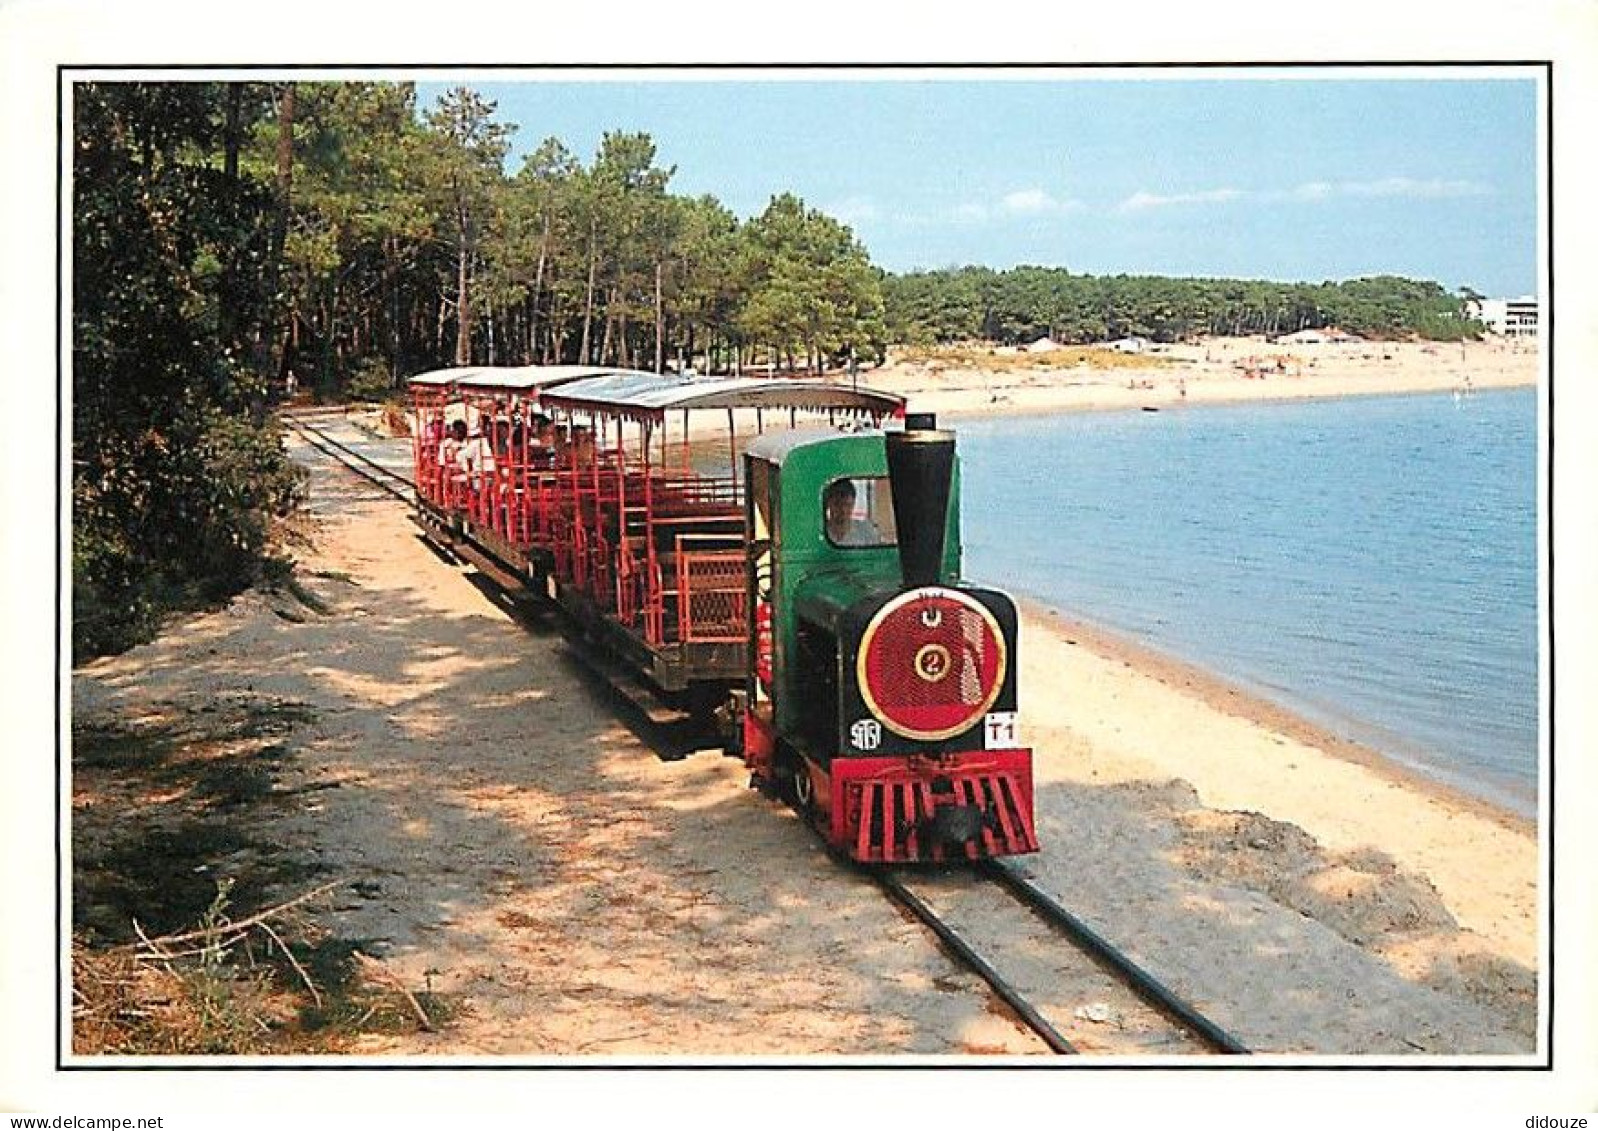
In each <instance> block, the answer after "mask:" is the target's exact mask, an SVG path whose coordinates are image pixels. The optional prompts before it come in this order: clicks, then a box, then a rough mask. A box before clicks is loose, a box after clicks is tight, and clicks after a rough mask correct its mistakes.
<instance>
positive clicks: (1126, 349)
mask: <svg viewBox="0 0 1598 1131" xmlns="http://www.w3.org/2000/svg"><path fill="white" fill-rule="evenodd" d="M1108 344H1109V348H1110V349H1112V350H1115V351H1116V352H1117V353H1144V352H1146V351H1147V350H1148V348H1149V340H1148V339H1147V338H1139V337H1131V338H1117V339H1115V341H1113V342H1110V343H1108Z"/></svg>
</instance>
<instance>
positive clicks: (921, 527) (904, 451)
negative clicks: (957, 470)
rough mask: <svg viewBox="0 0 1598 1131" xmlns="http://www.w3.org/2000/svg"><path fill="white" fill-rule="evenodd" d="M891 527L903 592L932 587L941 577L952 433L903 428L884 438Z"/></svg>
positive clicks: (950, 475) (950, 474)
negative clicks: (895, 537) (895, 530)
mask: <svg viewBox="0 0 1598 1131" xmlns="http://www.w3.org/2000/svg"><path fill="white" fill-rule="evenodd" d="M884 440H885V441H886V442H887V445H888V479H889V481H890V482H891V483H892V485H893V522H894V525H895V526H896V527H897V528H898V531H899V570H900V572H901V573H902V574H903V575H904V583H905V585H907V586H911V587H916V586H922V585H936V584H937V583H938V576H939V574H941V573H942V572H943V570H942V566H943V536H944V526H945V524H946V522H947V520H948V516H949V481H950V479H951V478H952V477H953V475H954V433H953V432H940V431H938V430H936V429H931V428H929V429H912V428H907V429H905V431H903V432H889V433H887V434H886V435H885V436H884Z"/></svg>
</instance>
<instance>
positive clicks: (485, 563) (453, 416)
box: [410, 366, 903, 693]
mask: <svg viewBox="0 0 1598 1131" xmlns="http://www.w3.org/2000/svg"><path fill="white" fill-rule="evenodd" d="M410 387H411V392H412V405H413V415H414V420H413V428H412V430H413V433H414V437H415V438H414V441H413V443H414V452H415V457H416V483H417V496H418V509H417V516H418V521H419V522H420V523H421V524H422V526H423V527H424V528H425V529H426V530H428V532H429V533H430V534H431V535H433V536H434V537H436V538H438V539H440V540H442V541H445V542H447V543H448V544H450V545H451V546H452V547H453V548H454V549H456V550H457V551H458V552H460V553H462V554H463V555H464V556H466V557H468V558H469V559H470V560H472V561H473V562H474V564H476V565H478V566H479V567H480V568H483V569H485V571H487V572H489V573H490V574H491V575H493V576H495V577H496V578H497V579H498V580H500V581H501V582H502V583H503V582H511V583H514V584H517V585H523V586H527V587H530V588H532V589H534V590H535V591H537V592H541V593H546V594H547V595H548V596H549V597H550V598H552V599H553V600H555V601H556V602H558V603H559V604H561V605H562V606H564V607H565V608H566V609H567V610H568V611H569V612H571V613H572V614H573V615H574V616H575V617H576V618H577V621H578V623H580V624H581V625H583V626H584V628H585V629H586V630H587V631H588V632H590V634H592V635H594V636H596V637H598V638H600V640H601V641H602V643H603V644H604V645H605V646H606V647H607V648H608V649H610V650H612V651H614V652H616V653H618V654H620V655H621V656H623V657H624V658H625V660H626V661H627V663H628V664H629V665H631V666H633V667H634V668H636V669H637V670H638V671H639V672H640V673H641V674H642V675H644V676H646V677H647V678H648V679H649V680H650V681H651V682H652V683H653V684H654V685H655V686H656V687H657V688H658V689H660V690H661V691H663V692H666V693H678V692H686V691H688V690H690V689H691V688H692V687H693V685H695V684H699V683H705V684H712V685H715V684H726V683H729V682H732V681H736V680H741V679H742V677H743V674H744V670H745V663H746V657H745V654H744V652H745V649H744V642H745V639H746V636H747V634H748V618H747V605H746V594H745V588H746V587H745V584H744V566H745V553H744V545H745V539H744V481H743V476H742V464H741V462H740V460H739V458H738V455H739V448H740V445H741V443H742V441H743V440H746V439H749V438H752V437H754V436H756V435H759V434H761V433H764V432H766V431H768V430H770V429H776V428H792V427H794V426H797V425H800V424H802V423H820V424H826V425H837V424H842V423H848V424H850V425H854V426H859V427H870V426H874V425H878V424H880V423H882V422H883V420H885V419H887V418H889V417H891V416H893V415H894V414H896V413H898V412H900V411H902V407H903V401H902V400H901V399H900V398H898V397H895V396H891V395H888V394H883V393H877V392H873V391H869V390H855V389H848V388H840V387H837V386H833V385H828V384H823V383H813V382H807V381H791V380H771V379H751V378H689V377H679V376H663V375H657V374H653V373H641V372H634V371H628V370H614V369H595V368H585V367H576V366H561V367H549V366H543V367H539V366H530V367H525V368H517V369H498V370H495V369H459V370H441V371H438V372H435V373H428V374H423V375H421V376H419V377H416V378H413V379H412V381H411V383H410ZM452 434H457V435H460V436H461V438H460V439H459V440H452V439H451V436H452Z"/></svg>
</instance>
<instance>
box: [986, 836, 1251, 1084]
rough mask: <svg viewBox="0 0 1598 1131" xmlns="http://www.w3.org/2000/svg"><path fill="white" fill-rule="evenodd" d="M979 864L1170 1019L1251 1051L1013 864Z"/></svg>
mask: <svg viewBox="0 0 1598 1131" xmlns="http://www.w3.org/2000/svg"><path fill="white" fill-rule="evenodd" d="M980 867H981V870H982V872H984V873H985V874H987V875H989V876H991V877H992V878H993V879H995V880H997V881H998V882H999V884H1000V885H1001V886H1003V887H1004V889H1005V890H1006V891H1008V892H1010V893H1011V894H1012V895H1014V896H1015V897H1016V898H1017V899H1019V900H1020V901H1021V902H1023V903H1025V904H1026V905H1027V906H1028V907H1030V908H1031V909H1032V910H1033V911H1034V912H1035V913H1036V914H1037V915H1038V916H1039V917H1040V918H1042V919H1043V920H1044V921H1045V922H1046V923H1048V924H1049V925H1050V926H1052V927H1055V928H1056V929H1058V930H1060V931H1061V932H1063V933H1064V934H1066V935H1068V936H1069V937H1070V938H1071V940H1072V941H1073V942H1075V943H1077V944H1078V945H1079V946H1081V947H1082V948H1083V949H1085V950H1087V951H1088V952H1089V953H1090V954H1092V955H1093V956H1094V957H1095V958H1097V959H1099V960H1100V961H1102V962H1103V963H1104V964H1105V965H1107V966H1109V967H1110V968H1111V969H1113V970H1114V971H1115V972H1116V973H1117V974H1119V975H1120V976H1121V977H1122V978H1124V979H1125V980H1126V982H1127V984H1128V985H1130V986H1131V987H1132V988H1133V990H1135V991H1136V992H1137V995H1138V996H1139V997H1141V998H1142V999H1143V1000H1144V1001H1146V1002H1147V1003H1148V1004H1149V1005H1151V1006H1153V1007H1154V1008H1155V1009H1157V1010H1159V1011H1160V1012H1161V1013H1163V1014H1165V1016H1167V1017H1168V1018H1170V1019H1171V1020H1173V1021H1176V1022H1178V1023H1179V1024H1182V1025H1185V1026H1187V1027H1188V1028H1189V1029H1191V1030H1192V1031H1193V1032H1194V1033H1195V1034H1196V1035H1197V1036H1198V1037H1199V1038H1200V1039H1202V1040H1203V1041H1204V1042H1205V1043H1206V1044H1208V1045H1209V1046H1210V1047H1211V1048H1214V1049H1216V1050H1218V1051H1220V1052H1224V1053H1233V1054H1247V1053H1248V1052H1249V1051H1250V1050H1249V1049H1248V1047H1247V1046H1245V1045H1244V1044H1243V1043H1242V1042H1241V1041H1239V1040H1238V1039H1237V1038H1236V1037H1234V1036H1232V1035H1231V1034H1230V1033H1228V1032H1227V1031H1226V1030H1224V1029H1222V1028H1221V1027H1220V1026H1219V1025H1217V1024H1215V1022H1213V1021H1211V1020H1210V1019H1209V1018H1208V1017H1205V1016H1204V1015H1203V1014H1202V1013H1200V1012H1199V1011H1198V1010H1197V1009H1195V1008H1194V1007H1193V1006H1192V1005H1190V1004H1189V1003H1187V1002H1185V1001H1183V1000H1182V999H1181V998H1180V997H1178V996H1177V995H1176V994H1175V993H1174V992H1173V991H1172V990H1171V989H1170V988H1169V987H1167V986H1166V985H1165V984H1164V983H1162V982H1161V981H1160V980H1159V979H1158V978H1156V977H1154V975H1152V974H1150V973H1149V972H1148V971H1147V970H1145V969H1143V968H1142V967H1141V966H1139V965H1138V964H1137V963H1136V962H1134V961H1132V959H1131V958H1129V957H1128V956H1127V955H1126V954H1124V953H1123V952H1122V951H1121V950H1120V949H1118V948H1117V947H1116V946H1115V945H1114V944H1112V943H1110V942H1109V941H1107V940H1106V939H1105V938H1104V937H1103V936H1101V935H1100V934H1099V933H1098V932H1096V931H1095V930H1093V928H1091V927H1089V926H1088V925H1087V924H1086V923H1084V922H1083V921H1082V920H1081V919H1079V918H1077V917H1076V916H1075V915H1073V914H1071V912H1069V911H1067V910H1066V909H1065V908H1064V907H1062V906H1060V904H1059V903H1057V902H1056V901H1055V899H1054V897H1053V896H1051V895H1049V894H1048V893H1047V892H1045V891H1044V890H1043V889H1042V888H1040V887H1038V886H1037V885H1036V884H1034V883H1033V882H1032V881H1031V880H1029V879H1028V878H1027V877H1025V876H1023V875H1021V874H1020V873H1019V872H1017V871H1016V870H1015V869H1014V868H1013V867H1012V866H1010V865H1008V864H1004V863H1002V862H1000V861H997V860H987V861H983V862H982V864H981V866H980Z"/></svg>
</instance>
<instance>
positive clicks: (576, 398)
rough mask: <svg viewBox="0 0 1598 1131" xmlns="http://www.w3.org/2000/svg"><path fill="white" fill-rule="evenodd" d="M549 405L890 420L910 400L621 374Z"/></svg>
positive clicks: (738, 380)
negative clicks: (803, 412) (806, 412)
mask: <svg viewBox="0 0 1598 1131" xmlns="http://www.w3.org/2000/svg"><path fill="white" fill-rule="evenodd" d="M543 399H544V403H545V404H548V405H551V406H555V407H561V408H569V409H580V410H584V411H588V412H602V413H609V414H614V415H618V416H631V417H642V418H658V417H659V416H661V415H662V414H664V413H665V412H667V411H668V410H677V409H681V410H688V409H707V408H762V409H763V408H770V409H782V408H802V409H813V410H832V411H836V412H851V413H864V414H868V415H872V416H887V415H890V414H892V413H895V412H897V411H899V409H900V408H901V407H903V405H904V398H903V397H899V396H895V395H894V394H892V393H882V392H878V391H877V390H875V389H855V388H843V387H840V386H837V385H830V384H826V383H823V382H816V381H807V380H795V379H789V378H769V377H687V376H678V375H672V374H667V375H660V374H654V373H626V372H616V373H609V374H606V375H604V376H599V377H590V378H587V379H583V380H576V381H571V382H569V383H564V384H562V385H561V387H560V388H559V389H557V390H554V391H552V392H551V393H550V394H549V395H547V396H545V397H544V398H543Z"/></svg>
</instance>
